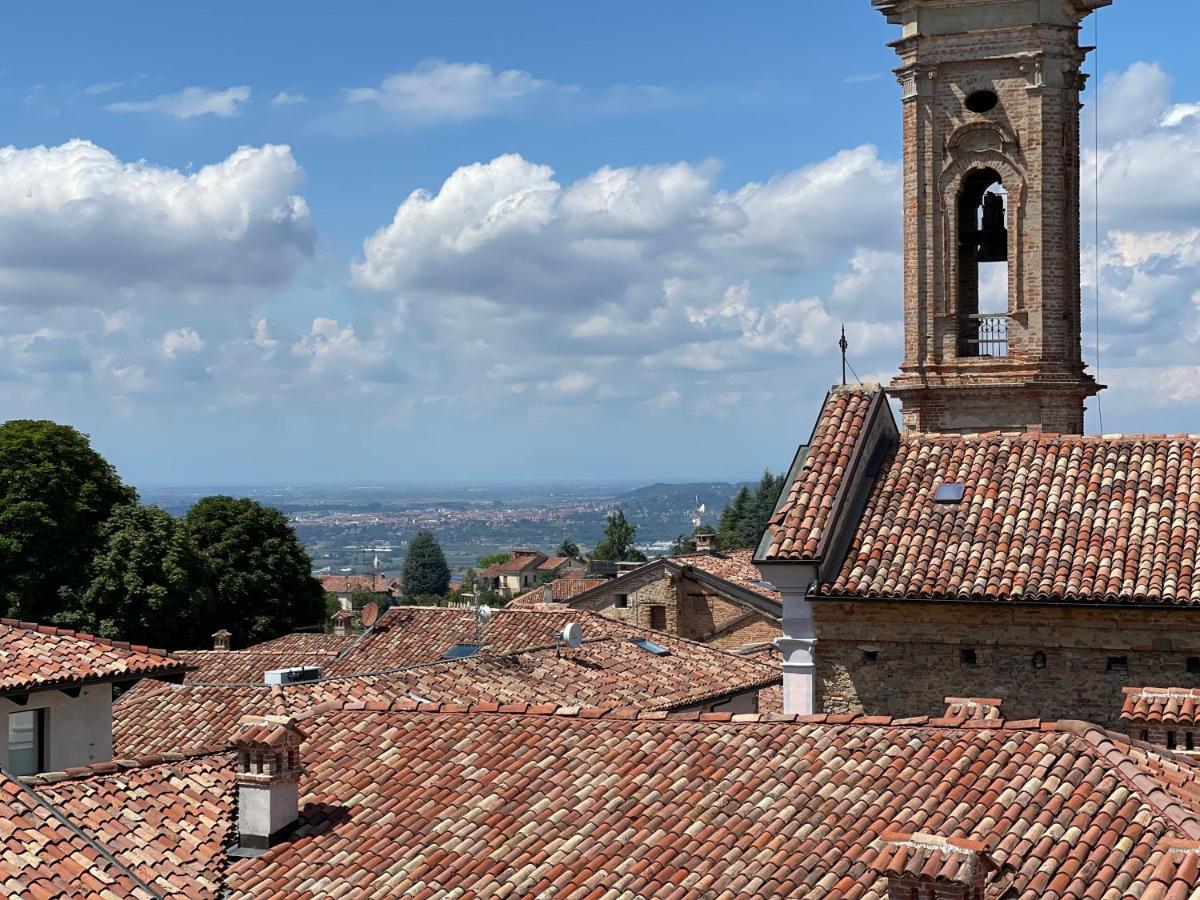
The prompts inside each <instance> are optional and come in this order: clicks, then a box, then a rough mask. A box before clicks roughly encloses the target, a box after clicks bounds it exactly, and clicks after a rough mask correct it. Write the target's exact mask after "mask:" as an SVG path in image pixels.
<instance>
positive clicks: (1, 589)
mask: <svg viewBox="0 0 1200 900" xmlns="http://www.w3.org/2000/svg"><path fill="white" fill-rule="evenodd" d="M136 501H137V493H136V491H134V489H133V488H131V487H129V486H128V485H126V484H124V483H122V481H121V479H120V477H119V476H118V475H117V472H116V470H115V469H114V468H113V467H112V466H111V465H109V464H108V462H106V461H105V459H104V458H103V457H102V456H100V454H98V453H97V452H96V451H95V450H93V449H92V447H91V444H90V443H89V442H88V438H87V436H86V435H83V434H80V433H79V432H78V431H76V430H75V429H74V428H71V427H69V426H66V425H57V424H55V423H54V422H46V421H31V420H18V421H13V422H6V423H4V424H3V425H0V609H4V610H5V611H6V613H7V614H8V615H10V616H16V617H18V618H25V619H33V620H35V621H43V622H45V621H49V620H50V619H51V618H52V617H53V616H54V615H56V614H57V613H59V612H62V611H63V609H64V608H65V606H66V602H67V601H66V600H65V599H64V595H65V596H70V595H71V594H73V593H75V592H77V591H79V590H80V589H82V588H83V586H84V584H85V581H86V578H87V569H88V565H89V563H90V562H91V559H92V556H93V555H94V554H95V553H96V551H97V550H98V549H99V548H100V546H101V544H102V543H103V540H104V539H103V537H102V536H101V525H103V523H104V522H105V521H106V520H107V519H108V518H109V516H111V515H112V512H113V510H114V509H115V508H116V507H118V506H121V505H124V504H128V503H135V502H136Z"/></svg>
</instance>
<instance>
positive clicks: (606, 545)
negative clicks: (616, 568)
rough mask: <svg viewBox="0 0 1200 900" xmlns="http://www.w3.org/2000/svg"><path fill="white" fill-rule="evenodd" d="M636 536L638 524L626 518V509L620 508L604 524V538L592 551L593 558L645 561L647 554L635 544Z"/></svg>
mask: <svg viewBox="0 0 1200 900" xmlns="http://www.w3.org/2000/svg"><path fill="white" fill-rule="evenodd" d="M636 537H637V526H636V525H634V524H633V523H632V522H629V521H627V520H626V518H625V510H623V509H618V510H617V511H616V512H615V513H612V514H611V515H609V517H608V522H607V523H606V524H605V526H604V538H603V539H602V540H601V541H600V543H598V544H597V545H596V549H595V550H593V551H592V559H600V560H615V561H618V562H645V561H646V554H645V553H643V552H642V551H640V550H638V549H637V548H636V547H635V546H633V542H634V539H635V538H636Z"/></svg>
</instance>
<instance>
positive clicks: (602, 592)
mask: <svg viewBox="0 0 1200 900" xmlns="http://www.w3.org/2000/svg"><path fill="white" fill-rule="evenodd" d="M750 556H751V554H750V552H749V551H738V552H734V553H729V554H717V553H699V554H692V555H689V556H677V557H665V558H663V559H659V560H655V561H654V562H651V563H648V564H646V565H644V566H642V567H641V568H639V569H636V570H634V571H633V572H630V573H628V574H626V575H622V576H620V577H619V578H615V579H613V580H612V581H607V582H604V583H602V584H600V585H598V586H596V587H594V588H592V589H590V590H588V591H585V592H583V593H581V594H579V595H577V596H576V597H573V598H572V599H571V600H569V601H568V605H569V606H571V607H574V608H580V609H588V610H592V611H594V612H598V613H600V615H602V616H605V617H606V618H610V619H615V620H617V621H619V622H624V623H626V624H629V625H637V626H640V627H642V628H652V629H654V630H655V631H661V632H663V633H664V634H670V635H674V636H676V637H681V638H685V639H687V640H691V641H698V642H700V643H705V644H710V645H712V646H714V647H718V648H720V649H722V650H731V651H735V652H736V651H740V650H743V649H746V648H748V647H754V646H758V645H761V644H764V643H770V642H772V641H774V640H775V639H776V638H778V637H779V636H780V635H781V634H782V629H781V627H780V619H781V613H782V605H781V602H780V597H779V594H778V592H777V591H776V590H775V588H774V585H771V584H769V583H768V582H766V581H765V580H763V578H762V575H761V573H760V572H759V571H758V570H757V569H756V568H755V567H754V566H753V564H752V563H751V560H750Z"/></svg>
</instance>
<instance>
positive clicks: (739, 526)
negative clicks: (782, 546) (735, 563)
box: [717, 470, 785, 550]
mask: <svg viewBox="0 0 1200 900" xmlns="http://www.w3.org/2000/svg"><path fill="white" fill-rule="evenodd" d="M784 481H785V477H784V476H783V475H772V474H771V472H770V470H767V471H765V472H763V475H762V478H761V479H759V482H758V485H757V486H756V487H755V489H754V490H753V491H751V490H750V488H749V487H742V489H741V490H739V491H738V492H737V494H736V495H735V496H734V498H733V501H732V502H731V503H729V505H728V506H726V507H725V509H724V510H722V511H721V519H720V522H719V524H718V525H717V535H718V539H717V543H718V544H719V545H720V547H721V549H722V550H744V549H753V548H755V547H757V546H758V543H759V541H760V540H762V536H763V532H764V531H766V530H767V523H768V522H769V521H770V520H771V515H772V513H774V511H775V504H776V502H777V501H778V500H779V495H780V493H781V492H782V491H783V487H784Z"/></svg>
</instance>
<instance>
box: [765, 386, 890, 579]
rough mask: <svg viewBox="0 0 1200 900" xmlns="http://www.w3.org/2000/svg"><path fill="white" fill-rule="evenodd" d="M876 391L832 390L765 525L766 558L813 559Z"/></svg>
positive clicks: (855, 389)
mask: <svg viewBox="0 0 1200 900" xmlns="http://www.w3.org/2000/svg"><path fill="white" fill-rule="evenodd" d="M878 393H879V391H877V390H865V389H862V388H834V389H833V391H832V392H831V393H830V395H829V397H828V399H827V400H826V401H825V405H824V407H823V408H822V409H821V416H820V418H819V419H818V420H817V427H816V428H815V429H814V430H813V434H812V438H811V440H810V441H809V447H808V455H807V457H806V458H805V460H804V464H803V465H802V466H801V467H800V471H799V472H798V473H797V474H796V477H795V479H794V480H793V481H792V484H791V486H790V487H789V488H788V494H787V499H786V500H785V501H784V502H783V503H782V504H781V505H780V507H779V509H778V510H777V511H776V513H775V515H774V516H773V517H772V518H771V521H770V523H769V524H768V526H767V528H768V533H769V534H770V536H771V542H770V547H769V550H768V551H767V553H766V554H765V555H766V556H767V557H768V558H771V559H804V560H811V559H816V558H817V555H818V552H819V550H820V548H821V539H822V538H823V537H824V535H825V528H826V526H827V525H828V523H829V518H830V514H831V513H832V511H833V507H834V500H835V499H836V497H837V493H838V489H839V488H840V487H841V484H842V475H843V474H844V473H845V472H846V470H847V468H848V467H849V465H850V460H851V457H852V456H853V455H854V449H855V447H856V446H857V444H858V440H859V437H860V436H861V435H862V431H863V425H864V424H865V423H866V419H867V411H868V409H869V408H870V406H871V402H872V401H873V400H874V398H875V397H876V396H877V395H878Z"/></svg>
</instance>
